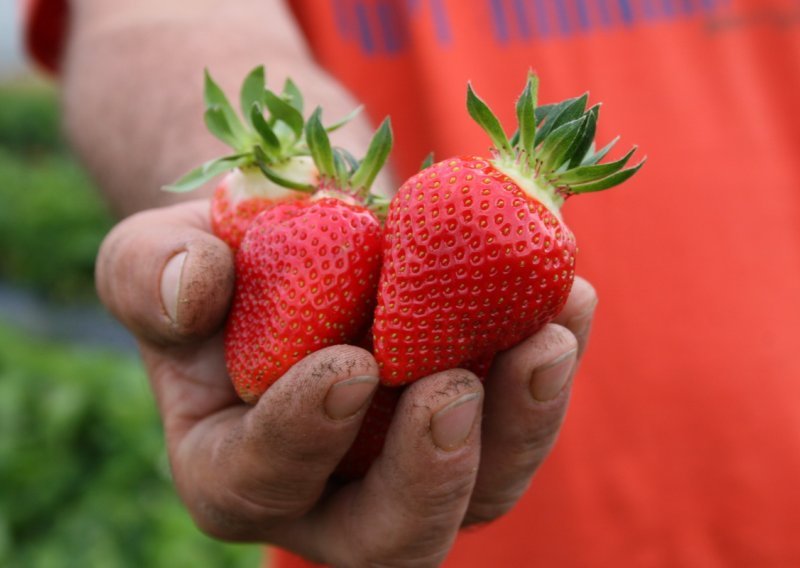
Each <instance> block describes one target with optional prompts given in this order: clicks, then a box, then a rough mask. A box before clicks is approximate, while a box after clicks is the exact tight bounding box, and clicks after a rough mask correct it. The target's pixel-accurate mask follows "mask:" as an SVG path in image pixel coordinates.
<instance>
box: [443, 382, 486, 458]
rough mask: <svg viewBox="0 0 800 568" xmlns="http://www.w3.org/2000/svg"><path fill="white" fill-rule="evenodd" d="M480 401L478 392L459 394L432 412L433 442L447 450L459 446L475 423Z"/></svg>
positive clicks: (449, 450)
mask: <svg viewBox="0 0 800 568" xmlns="http://www.w3.org/2000/svg"><path fill="white" fill-rule="evenodd" d="M480 402H481V397H480V394H479V393H476V392H472V393H469V394H465V395H462V396H460V397H459V398H457V399H456V400H454V401H453V402H451V403H450V404H448V405H447V406H445V407H444V408H442V409H441V410H439V411H438V412H437V413H436V414H434V415H433V417H432V418H431V435H432V436H433V442H434V443H435V444H436V445H437V446H439V447H440V448H441V449H443V450H445V451H448V452H451V451H453V450H456V449H458V448H459V447H461V445H462V444H463V443H464V441H465V440H466V439H467V436H469V433H470V432H471V431H472V425H473V424H475V419H476V418H477V416H478V407H479V406H480Z"/></svg>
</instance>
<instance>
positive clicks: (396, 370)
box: [374, 75, 641, 385]
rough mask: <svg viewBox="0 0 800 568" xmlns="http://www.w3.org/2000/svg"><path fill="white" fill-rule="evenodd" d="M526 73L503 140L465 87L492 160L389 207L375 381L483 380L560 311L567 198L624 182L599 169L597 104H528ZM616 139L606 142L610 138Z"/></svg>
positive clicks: (458, 168) (530, 85) (438, 170)
mask: <svg viewBox="0 0 800 568" xmlns="http://www.w3.org/2000/svg"><path fill="white" fill-rule="evenodd" d="M537 86H538V82H537V79H536V77H535V76H533V75H531V76H530V77H529V79H528V82H527V84H526V86H525V90H524V91H523V93H522V95H521V97H520V99H519V101H518V103H517V106H516V110H517V116H518V120H519V130H518V131H517V133H515V134H514V136H513V137H512V139H511V140H509V139H508V137H507V136H506V134H505V132H504V131H503V128H502V126H501V125H500V122H499V121H498V119H497V118H496V117H495V115H494V114H493V113H492V112H491V110H490V109H489V108H488V107H487V106H486V104H485V103H484V102H483V101H482V100H481V99H480V98H478V97H477V95H475V93H474V92H473V91H472V88H471V87H468V89H467V108H468V111H469V113H470V115H471V116H472V118H473V119H474V120H475V121H476V122H477V123H478V124H479V125H480V126H481V127H482V128H483V129H484V130H485V131H486V132H487V133H488V134H489V136H490V138H491V139H492V142H493V144H494V148H493V149H492V153H491V157H489V158H484V157H478V156H459V157H454V158H451V159H447V160H444V161H442V162H439V163H437V164H434V165H432V166H430V167H429V168H426V169H424V170H423V171H421V172H419V173H418V174H416V175H415V176H413V177H412V178H410V179H409V180H408V181H406V183H404V184H403V186H402V187H401V188H400V190H399V191H398V193H397V195H396V196H395V197H394V199H393V200H392V203H391V205H390V207H389V213H388V217H387V220H386V234H385V242H384V253H383V254H384V262H383V269H382V271H381V280H380V287H379V292H378V306H377V309H376V313H375V324H374V343H375V356H376V359H377V360H378V363H379V364H380V366H381V369H382V370H381V376H382V380H383V382H384V383H385V384H388V385H401V384H405V383H409V382H412V381H415V380H417V379H419V378H421V377H424V376H426V375H429V374H431V373H434V372H437V371H441V370H444V369H449V368H454V367H465V368H469V369H471V370H473V371H474V372H476V373H477V374H479V375H481V376H484V375H485V373H486V372H487V371H488V368H489V365H490V364H491V361H492V359H493V357H494V355H495V353H497V352H498V351H501V350H504V349H507V348H509V347H512V346H513V345H516V344H517V343H519V342H520V341H521V340H523V339H524V338H526V337H528V336H530V335H532V334H534V333H535V332H536V331H538V330H539V329H541V328H542V326H544V325H545V324H546V323H547V322H549V321H551V320H552V319H553V318H554V317H555V316H556V315H557V314H558V313H559V311H560V310H561V309H562V308H563V306H564V303H565V302H566V299H567V296H568V295H569V292H570V289H571V286H572V281H573V278H574V274H575V256H576V253H577V247H576V243H575V238H574V236H573V234H572V232H571V231H570V229H569V228H568V227H567V225H566V224H565V223H564V220H563V219H562V217H561V213H560V208H561V205H562V204H563V203H564V201H565V200H566V198H567V197H569V196H570V195H573V194H576V193H587V192H590V191H599V190H602V189H607V188H609V187H612V186H614V185H617V184H619V183H622V182H623V181H625V180H626V179H628V178H629V177H630V176H632V175H633V174H634V173H635V172H636V171H637V170H638V169H639V168H640V167H641V163H640V164H638V165H637V166H635V167H632V168H629V169H623V167H624V166H625V164H626V163H627V162H628V159H629V158H630V156H631V154H633V152H634V149H632V150H631V151H630V152H628V154H626V155H625V156H624V157H623V158H621V159H620V160H617V161H615V162H611V163H607V164H598V162H599V161H600V160H601V159H602V158H603V156H605V155H606V153H607V152H608V151H609V150H610V148H611V146H612V145H613V144H614V142H612V143H611V144H609V145H608V146H606V147H605V148H603V149H602V150H600V151H599V152H596V151H595V150H594V141H593V140H594V134H595V125H596V121H597V116H598V111H599V106H594V107H592V108H590V109H588V110H586V101H587V95H584V96H582V97H578V98H575V99H570V100H567V101H564V102H561V103H558V104H553V105H547V106H541V107H538V108H537V107H536V93H537ZM615 141H616V140H615Z"/></svg>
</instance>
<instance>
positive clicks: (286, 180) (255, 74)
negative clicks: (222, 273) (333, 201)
mask: <svg viewBox="0 0 800 568" xmlns="http://www.w3.org/2000/svg"><path fill="white" fill-rule="evenodd" d="M204 99H205V104H206V111H205V122H206V125H207V127H208V129H209V131H210V132H211V133H212V134H213V135H214V136H216V137H217V138H219V139H220V140H221V141H223V142H224V143H226V144H227V145H228V146H230V147H231V148H233V150H234V153H233V154H232V155H229V156H225V157H223V158H218V159H216V160H212V161H210V162H207V163H205V164H203V165H202V166H200V167H198V168H196V169H194V170H192V171H191V172H189V173H188V174H186V175H185V176H183V177H182V178H181V179H179V180H178V181H176V182H175V183H174V184H172V185H171V186H168V187H167V188H166V189H168V190H170V191H176V192H183V191H190V190H192V189H195V188H197V187H200V186H201V185H203V184H205V183H206V182H208V181H210V180H211V179H212V178H214V177H216V176H218V175H220V174H222V173H226V172H227V173H226V175H225V176H224V177H223V178H222V180H221V181H220V182H219V184H218V185H217V187H216V190H215V191H214V194H213V197H212V199H211V226H212V230H213V231H214V233H215V234H216V235H217V236H218V237H220V238H221V239H222V240H224V241H225V242H226V243H228V245H229V246H230V247H231V248H232V249H233V250H234V251H235V250H236V249H237V248H239V244H240V243H241V240H242V237H243V236H244V233H245V231H246V230H247V227H248V226H249V225H250V223H251V222H252V221H253V219H254V218H255V217H256V216H257V215H258V214H259V213H261V212H262V211H264V210H265V209H267V208H269V207H272V206H273V205H275V204H277V203H284V202H289V201H298V200H304V199H307V198H308V197H309V195H310V194H311V192H313V190H314V189H315V188H316V186H317V184H318V181H319V172H318V170H317V167H316V165H315V164H314V161H313V159H312V158H311V155H310V153H309V149H308V145H307V144H306V141H305V136H304V131H305V119H304V118H303V96H302V94H301V93H300V91H299V90H298V89H297V87H296V86H295V84H294V83H293V82H292V81H291V80H287V81H286V83H285V85H284V88H283V91H282V93H281V94H276V93H275V92H273V91H271V90H269V89H267V88H266V81H265V76H264V67H263V66H259V67H256V68H255V69H253V70H252V71H251V72H250V73H249V74H248V75H247V77H246V78H245V80H244V83H243V84H242V88H241V91H240V95H239V99H240V106H241V111H242V117H243V119H244V121H242V120H240V118H239V117H238V116H237V114H236V111H235V110H234V108H233V106H232V105H231V103H230V102H229V101H228V98H227V97H226V96H225V93H224V92H223V91H222V89H221V88H220V87H219V85H217V83H216V82H215V81H214V80H213V79H212V78H211V75H210V74H209V73H208V72H206V74H205V87H204ZM265 111H268V112H267V115H266V116H265ZM350 118H352V115H351V116H349V117H347V118H345V119H344V120H342V121H340V122H339V123H337V124H335V125H333V126H330V127H328V131H331V130H333V129H335V128H338V127H339V126H341V125H342V124H344V123H346V122H347V121H348V120H349V119H350Z"/></svg>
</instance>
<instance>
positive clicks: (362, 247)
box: [225, 111, 391, 403]
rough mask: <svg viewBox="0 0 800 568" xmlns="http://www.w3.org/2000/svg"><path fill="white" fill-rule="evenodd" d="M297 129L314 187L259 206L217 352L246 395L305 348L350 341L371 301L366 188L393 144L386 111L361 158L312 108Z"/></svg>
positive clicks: (376, 241) (374, 253)
mask: <svg viewBox="0 0 800 568" xmlns="http://www.w3.org/2000/svg"><path fill="white" fill-rule="evenodd" d="M305 131H306V139H307V142H308V145H309V149H310V152H311V154H312V156H313V158H314V162H315V163H316V166H317V168H318V169H319V172H320V183H319V188H318V189H317V191H316V192H315V193H314V195H312V196H311V197H310V198H309V199H307V200H305V201H295V202H291V203H282V204H278V205H275V206H273V207H271V208H270V209H268V210H266V211H264V212H262V213H261V214H259V215H258V216H257V217H256V218H255V219H254V220H253V222H252V224H251V225H250V227H249V228H248V230H247V232H246V233H245V237H244V239H243V240H242V243H241V246H240V247H239V250H238V251H237V253H236V257H235V270H236V287H235V292H234V299H233V305H232V307H231V311H230V315H229V317H228V321H227V324H226V329H225V357H226V362H227V365H228V371H229V374H230V376H231V380H232V381H233V384H234V386H235V387H236V390H237V392H238V394H239V396H240V397H241V398H242V399H243V400H244V401H245V402H249V403H255V402H256V401H257V400H258V398H259V397H260V396H261V394H262V393H263V392H264V391H265V390H266V389H267V388H269V386H270V385H271V384H272V383H274V382H275V381H276V380H278V379H279V378H280V377H281V376H282V375H283V374H284V373H285V372H286V371H287V370H288V369H289V367H291V366H292V365H294V364H295V363H296V362H298V361H299V360H300V359H302V358H303V357H305V356H306V355H308V354H310V353H312V352H314V351H316V350H318V349H321V348H322V347H325V346H327V345H334V344H340V343H356V342H358V341H359V340H360V339H361V337H362V336H363V335H364V333H365V332H366V331H367V330H368V328H369V325H370V324H371V319H372V314H373V310H374V306H375V292H376V289H377V285H378V278H379V275H380V263H381V247H382V238H383V233H382V227H381V223H380V221H379V220H378V218H377V217H376V216H375V214H374V213H373V212H372V211H371V210H370V208H369V206H372V205H375V203H374V202H375V201H376V200H377V198H373V197H371V196H369V188H370V186H371V185H372V182H373V181H374V179H375V177H376V175H377V173H378V171H379V170H380V168H381V167H382V166H383V164H384V162H385V161H386V158H387V156H388V153H389V150H390V148H391V130H390V127H389V123H388V120H387V121H385V122H384V123H383V125H382V126H381V127H380V128H379V129H378V131H377V133H376V135H375V137H374V138H373V141H372V143H371V145H370V147H369V149H368V151H367V155H366V157H365V158H364V160H363V161H362V162H360V163H358V162H355V161H354V160H353V159H352V158H350V157H349V156H347V155H346V154H345V153H344V152H342V151H340V150H338V149H336V150H334V149H333V148H331V146H330V142H329V140H328V137H327V134H326V131H325V129H324V128H323V126H322V124H321V122H320V120H319V111H317V112H315V113H314V114H313V115H312V116H311V118H310V119H309V121H308V123H307V125H306V128H305Z"/></svg>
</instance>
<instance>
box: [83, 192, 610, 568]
mask: <svg viewBox="0 0 800 568" xmlns="http://www.w3.org/2000/svg"><path fill="white" fill-rule="evenodd" d="M97 286H98V291H99V294H100V297H101V299H102V300H103V302H104V303H105V304H106V306H107V307H108V308H109V309H110V311H112V312H113V313H114V314H115V315H116V316H117V317H118V318H119V319H120V320H121V321H122V322H123V323H124V324H125V325H126V326H127V327H128V328H129V329H130V330H131V331H132V332H133V333H134V334H135V335H136V337H137V339H138V342H139V345H140V349H141V352H142V357H143V361H144V364H145V366H146V369H147V372H148V375H149V377H150V380H151V383H152V387H153V390H154V393H155V396H156V400H157V403H158V406H159V409H160V412H161V416H162V419H163V423H164V429H165V434H166V441H167V448H168V453H169V457H170V462H171V465H172V470H173V475H174V479H175V483H176V486H177V489H178V492H179V493H180V495H181V497H182V499H183V501H184V502H185V504H186V506H187V508H188V509H189V511H190V513H191V515H192V517H193V518H194V520H195V522H196V523H197V524H198V526H199V527H200V528H201V529H202V530H204V531H205V532H207V533H208V534H210V535H212V536H214V537H217V538H220V539H224V540H233V541H258V542H265V543H272V544H275V545H278V546H281V547H284V548H286V549H289V550H292V551H294V552H297V553H299V554H301V555H303V556H305V557H307V558H309V559H311V560H314V561H317V562H323V563H328V564H332V565H335V566H365V565H383V566H405V565H413V566H435V565H438V564H439V563H441V561H442V560H443V559H444V557H445V556H446V555H447V553H448V551H449V549H450V547H451V546H452V544H453V542H454V540H455V537H456V535H457V533H458V530H459V528H460V527H461V526H463V525H467V524H472V523H479V522H487V521H491V520H493V519H495V518H497V517H498V516H500V515H502V514H503V513H505V512H506V511H508V510H509V509H510V508H511V507H513V505H514V504H515V503H516V502H517V500H518V499H519V498H520V496H521V495H522V494H523V492H524V491H525V489H526V488H527V486H528V484H529V482H530V479H531V477H532V475H533V473H534V472H535V471H536V469H537V468H538V467H539V465H540V464H541V463H542V461H543V460H544V458H545V457H546V455H547V454H548V452H549V450H550V448H551V447H552V445H553V443H554V441H555V438H556V435H557V433H558V431H559V428H560V425H561V422H562V419H563V416H564V412H565V409H566V406H567V401H568V398H569V391H570V386H571V376H572V372H573V370H574V367H575V364H576V361H577V358H578V355H579V353H580V352H581V351H582V349H583V347H584V346H585V342H586V337H587V335H588V330H589V325H590V322H591V316H592V312H593V308H594V302H595V295H594V291H593V290H592V288H591V286H589V285H588V283H586V282H585V281H583V280H580V279H578V280H576V282H575V286H574V290H573V293H572V295H571V296H570V299H569V301H568V303H567V306H566V307H565V309H564V311H563V312H562V314H561V315H560V316H559V319H558V320H557V321H558V323H554V324H550V325H548V326H546V327H545V328H544V329H543V330H542V331H541V332H540V333H538V334H537V335H535V336H534V337H531V338H529V339H528V340H526V341H524V342H522V343H521V344H520V345H518V346H517V347H514V348H513V349H510V350H509V351H507V352H505V353H503V354H501V355H499V356H498V357H497V359H496V361H495V364H494V365H493V367H492V370H491V373H490V376H489V377H488V379H487V381H486V383H485V386H484V385H482V384H481V382H480V381H479V380H478V379H477V378H476V377H475V376H474V375H472V374H471V373H469V372H467V371H464V370H458V369H454V370H449V371H445V372H442V373H437V374H435V375H433V376H430V377H427V378H425V379H423V380H420V381H418V382H417V383H414V384H413V385H411V386H410V387H409V388H408V389H407V390H406V391H405V393H404V394H403V396H402V398H401V400H400V403H399V405H398V407H397V411H396V414H395V418H394V420H393V423H392V426H391V429H390V431H389V434H388V437H387V440H386V446H385V449H384V453H383V454H382V455H381V457H380V458H378V460H377V461H376V462H375V463H374V465H373V466H372V468H371V469H370V471H369V472H368V473H367V475H366V477H365V478H364V479H362V480H359V481H355V482H351V483H347V484H344V485H341V484H334V483H331V482H330V481H329V477H330V474H331V473H332V472H333V470H334V469H335V467H336V465H337V463H338V462H339V461H340V459H341V458H342V456H343V455H344V454H345V452H346V451H347V449H348V448H349V446H350V444H351V443H352V441H353V439H354V438H355V436H356V433H357V432H358V429H359V427H360V424H361V420H362V418H363V415H364V411H365V408H366V406H367V405H368V402H369V400H370V398H371V396H372V394H373V392H374V390H375V388H376V386H377V381H378V368H377V365H376V363H375V360H374V359H373V357H372V355H371V354H370V353H369V352H367V351H365V350H363V349H360V348H357V347H352V346H335V347H330V348H327V349H323V350H321V351H318V352H316V353H314V354H312V355H310V356H308V357H306V358H305V359H303V360H302V361H301V362H300V363H298V364H297V365H295V366H294V367H292V368H291V369H290V370H289V371H288V372H287V374H286V375H285V376H284V377H283V378H281V380H279V381H278V382H277V383H275V384H274V385H273V386H272V387H271V388H270V389H269V390H268V391H267V392H266V393H265V394H264V395H263V396H262V398H261V400H260V401H259V403H258V404H257V405H255V406H248V405H245V404H243V403H242V402H241V401H240V400H239V399H238V398H237V396H236V394H235V392H234V390H233V388H232V386H231V383H230V380H229V379H228V377H227V374H226V370H225V363H224V356H223V348H222V336H221V332H220V330H221V326H222V323H223V321H224V318H225V316H226V313H227V310H228V307H229V303H230V299H231V295H232V290H233V259H232V256H231V253H230V251H229V250H228V248H227V247H226V245H225V244H224V243H222V241H220V240H218V239H216V238H215V237H214V236H213V235H211V234H210V231H209V226H208V202H207V201H196V202H191V203H186V204H181V205H177V206H173V207H169V208H164V209H156V210H150V211H146V212H143V213H140V214H137V215H134V216H132V217H129V218H128V219H126V220H125V221H123V222H121V223H120V224H119V225H118V226H117V227H116V228H115V229H114V230H113V231H112V232H111V233H110V234H109V235H108V237H107V238H106V240H105V241H104V243H103V246H102V247H101V250H100V254H99V257H98V262H97ZM537 399H539V400H537Z"/></svg>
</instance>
